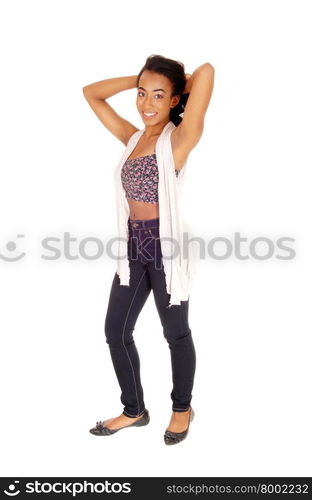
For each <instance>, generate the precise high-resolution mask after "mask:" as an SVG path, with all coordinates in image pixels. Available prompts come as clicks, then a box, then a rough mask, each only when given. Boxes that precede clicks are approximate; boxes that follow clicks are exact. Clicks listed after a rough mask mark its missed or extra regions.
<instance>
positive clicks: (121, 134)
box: [83, 75, 139, 145]
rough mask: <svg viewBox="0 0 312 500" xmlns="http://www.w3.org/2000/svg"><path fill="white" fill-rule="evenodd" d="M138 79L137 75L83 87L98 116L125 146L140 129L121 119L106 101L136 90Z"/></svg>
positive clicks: (84, 93) (86, 97)
mask: <svg viewBox="0 0 312 500" xmlns="http://www.w3.org/2000/svg"><path fill="white" fill-rule="evenodd" d="M136 78H137V77H136V75H132V76H120V77H116V78H107V79H106V80H100V81H99V82H95V83H91V84H90V85H86V86H85V87H83V95H84V97H85V99H86V100H87V102H88V104H89V105H90V107H91V108H92V109H93V111H94V113H95V114H96V116H97V117H98V118H99V120H100V121H101V122H102V123H103V125H104V126H105V127H106V128H107V129H108V130H109V131H110V132H111V133H112V134H113V135H114V136H115V137H117V139H119V140H120V141H121V142H122V143H123V144H124V145H127V143H128V141H129V139H130V137H131V136H132V134H133V133H134V132H136V131H137V130H139V129H138V128H137V127H135V126H134V125H133V124H132V123H130V122H129V121H128V120H126V119H125V118H123V117H121V116H120V115H119V114H118V113H117V112H116V111H115V110H114V109H113V107H112V106H111V105H110V104H108V102H107V101H106V99H108V98H109V97H111V96H113V95H115V94H117V93H119V92H121V91H123V90H128V89H132V88H135V87H136Z"/></svg>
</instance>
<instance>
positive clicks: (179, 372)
mask: <svg viewBox="0 0 312 500" xmlns="http://www.w3.org/2000/svg"><path fill="white" fill-rule="evenodd" d="M148 272H149V277H150V281H151V286H152V290H153V295H154V300H155V304H156V307H157V311H158V314H159V317H160V321H161V324H162V326H163V334H164V337H165V339H166V340H167V342H168V346H169V349H170V355H171V366H172V381H173V389H172V392H171V399H172V410H173V411H174V412H187V411H188V410H189V408H190V404H191V399H192V389H193V384H194V376H195V368H196V353H195V347H194V344H193V339H192V334H191V329H190V327H189V323H188V310H189V300H187V301H182V302H181V305H173V306H171V307H169V308H168V307H167V306H168V304H169V298H170V296H169V294H168V293H167V291H166V282H165V273H164V269H163V266H162V267H161V269H159V268H158V269H157V268H156V266H155V265H154V262H151V263H150V264H149V265H148Z"/></svg>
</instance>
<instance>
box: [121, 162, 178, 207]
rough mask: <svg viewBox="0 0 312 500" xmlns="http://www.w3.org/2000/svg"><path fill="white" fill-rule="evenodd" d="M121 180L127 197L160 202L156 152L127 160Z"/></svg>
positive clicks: (176, 172)
mask: <svg viewBox="0 0 312 500" xmlns="http://www.w3.org/2000/svg"><path fill="white" fill-rule="evenodd" d="M175 174H176V176H178V175H179V170H175ZM121 181H122V185H123V188H124V190H125V191H126V196H127V198H131V199H133V200H136V201H144V202H146V203H158V167H157V160H156V153H152V154H151V155H146V156H139V157H138V158H132V159H131V160H129V159H128V160H126V161H125V163H124V164H123V167H122V169H121Z"/></svg>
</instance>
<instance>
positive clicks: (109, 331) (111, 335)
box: [104, 318, 133, 347]
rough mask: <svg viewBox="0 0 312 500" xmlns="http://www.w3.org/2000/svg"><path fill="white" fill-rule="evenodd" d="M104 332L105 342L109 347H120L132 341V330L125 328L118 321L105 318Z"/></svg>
mask: <svg viewBox="0 0 312 500" xmlns="http://www.w3.org/2000/svg"><path fill="white" fill-rule="evenodd" d="M104 333H105V339H106V343H107V344H109V346H111V347H120V346H124V345H127V344H130V343H131V342H133V337H132V331H131V330H129V329H127V328H125V327H124V325H122V324H121V323H120V321H111V320H110V319H109V318H106V319H105V324H104Z"/></svg>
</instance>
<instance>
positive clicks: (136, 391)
mask: <svg viewBox="0 0 312 500" xmlns="http://www.w3.org/2000/svg"><path fill="white" fill-rule="evenodd" d="M145 274H146V269H145V271H144V273H143V274H142V276H141V278H140V281H139V283H138V284H137V287H136V289H135V291H134V294H133V297H132V300H131V303H130V305H129V308H128V311H127V316H126V319H125V322H124V326H123V332H122V343H123V346H124V348H125V351H126V353H127V356H128V359H129V363H130V366H131V370H132V375H133V381H134V387H135V394H136V399H137V405H138V413H140V404H139V397H138V389H137V385H136V381H135V376H134V369H133V365H132V362H131V358H130V356H129V353H128V350H127V347H126V344H125V338H124V337H125V328H126V323H127V320H128V316H129V312H130V309H131V306H132V304H133V300H134V298H135V296H136V293H137V291H138V288H139V286H140V284H141V281H142V279H143V277H144V275H145Z"/></svg>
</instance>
